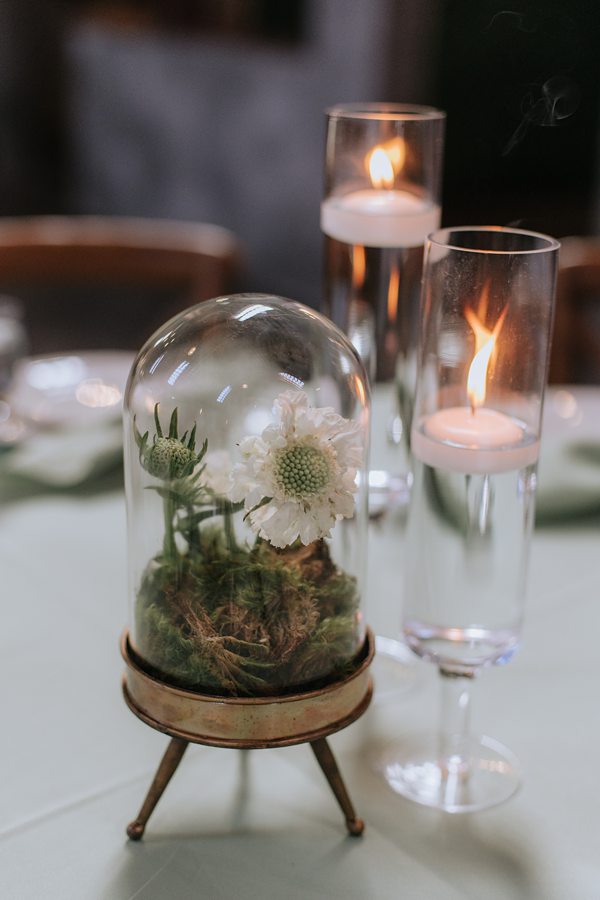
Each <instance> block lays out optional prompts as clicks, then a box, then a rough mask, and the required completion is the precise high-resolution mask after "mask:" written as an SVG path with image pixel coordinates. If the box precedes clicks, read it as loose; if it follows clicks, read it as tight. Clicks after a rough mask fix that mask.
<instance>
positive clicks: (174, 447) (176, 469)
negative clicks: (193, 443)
mask: <svg viewBox="0 0 600 900" xmlns="http://www.w3.org/2000/svg"><path fill="white" fill-rule="evenodd" d="M195 460H196V454H195V453H193V451H192V450H188V448H187V447H184V445H183V444H182V443H181V441H178V440H177V439H176V438H167V437H159V438H156V442H155V443H154V444H153V445H152V447H150V448H149V449H148V453H147V456H146V461H145V468H146V470H147V471H148V472H149V473H150V474H151V475H154V476H155V477H156V478H163V479H167V478H180V477H181V476H182V475H184V474H189V472H190V471H191V469H192V468H193V466H194V463H195Z"/></svg>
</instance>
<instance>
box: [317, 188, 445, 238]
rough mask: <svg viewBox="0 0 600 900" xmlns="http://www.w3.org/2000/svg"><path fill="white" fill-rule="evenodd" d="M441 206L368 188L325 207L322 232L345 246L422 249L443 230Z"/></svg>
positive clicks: (332, 200)
mask: <svg viewBox="0 0 600 900" xmlns="http://www.w3.org/2000/svg"><path fill="white" fill-rule="evenodd" d="M440 215H441V211H440V207H439V206H436V205H434V204H432V203H429V202H427V201H425V200H423V199H422V198H420V197H417V196H415V195H414V194H411V193H410V192H409V191H400V190H384V189H377V188H373V189H369V188H365V189H364V190H360V191H353V192H352V193H350V194H343V195H341V196H334V197H329V198H328V199H327V200H325V201H324V202H323V204H322V206H321V229H322V231H323V232H324V234H326V235H328V237H331V238H333V239H334V240H336V241H342V242H343V243H345V244H362V245H363V246H365V247H419V246H421V245H422V244H423V243H424V241H425V238H426V237H427V235H428V234H429V233H430V232H431V231H435V229H436V228H438V227H439V222H440Z"/></svg>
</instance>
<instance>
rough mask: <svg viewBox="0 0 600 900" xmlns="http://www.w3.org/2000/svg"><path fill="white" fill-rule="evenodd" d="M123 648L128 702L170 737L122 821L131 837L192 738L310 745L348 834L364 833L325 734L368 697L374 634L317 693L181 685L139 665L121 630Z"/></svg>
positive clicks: (215, 743) (212, 742)
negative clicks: (253, 693)
mask: <svg viewBox="0 0 600 900" xmlns="http://www.w3.org/2000/svg"><path fill="white" fill-rule="evenodd" d="M121 652H122V654H123V658H124V660H125V663H126V666H127V668H126V672H125V675H124V677H123V694H124V696H125V701H126V703H127V705H128V706H129V708H130V709H131V710H132V712H134V713H135V715H136V716H138V718H140V719H141V720H142V721H143V722H145V723H146V724H147V725H150V726H151V727H152V728H156V729H157V730H158V731H161V732H163V733H164V734H168V735H170V737H171V742H170V744H169V746H168V747H167V750H166V752H165V754H164V756H163V758H162V760H161V762H160V765H159V767H158V770H157V772H156V775H155V776H154V780H153V782H152V784H151V785H150V789H149V790H148V793H147V795H146V798H145V800H144V802H143V804H142V807H141V809H140V811H139V813H138V815H137V817H136V818H135V819H134V820H133V822H130V824H129V825H128V826H127V834H128V836H129V837H130V838H131V839H132V840H134V841H139V840H140V839H141V838H142V836H143V834H144V830H145V828H146V825H147V823H148V819H149V818H150V816H151V815H152V812H153V810H154V808H155V806H156V804H157V803H158V801H159V800H160V798H161V796H162V794H163V793H164V791H165V789H166V787H167V785H168V783H169V781H170V780H171V778H172V777H173V775H174V773H175V771H176V769H177V766H178V765H179V763H180V762H181V759H182V757H183V754H184V753H185V751H186V749H187V746H188V744H190V743H194V744H205V745H208V746H211V747H228V748H237V749H239V750H259V749H261V750H262V749H268V748H273V747H289V746H292V745H293V744H304V743H308V744H310V746H311V748H312V750H313V753H314V754H315V757H316V759H317V762H318V763H319V766H320V767H321V769H322V771H323V773H324V775H325V777H326V779H327V781H328V783H329V786H330V787H331V790H332V791H333V793H334V796H335V798H336V800H337V801H338V804H339V806H340V808H341V810H342V812H343V814H344V818H345V821H346V828H347V829H348V832H349V833H350V834H351V835H354V836H359V835H361V834H362V832H363V830H364V822H363V820H362V819H360V818H359V817H358V816H357V815H356V812H355V811H354V807H353V805H352V801H351V800H350V797H349V795H348V792H347V790H346V786H345V784H344V781H343V779H342V776H341V774H340V771H339V768H338V765H337V763H336V760H335V757H334V755H333V753H332V752H331V748H330V746H329V744H328V742H327V737H328V735H330V734H333V733H334V732H336V731H340V730H341V729H342V728H345V727H346V726H347V725H350V724H351V723H352V722H354V721H355V720H356V719H358V718H359V717H360V716H361V715H362V714H363V713H364V712H365V710H366V709H367V707H368V705H369V703H370V701H371V696H372V693H373V684H372V680H371V677H370V674H369V666H370V665H371V661H372V659H373V654H374V639H373V635H372V634H371V632H370V631H369V632H368V633H367V637H366V639H365V645H364V648H363V652H362V654H361V656H360V658H359V662H358V663H357V666H356V668H355V669H354V671H353V672H352V673H351V674H350V675H348V676H346V677H345V678H343V679H341V680H339V681H336V682H333V683H332V684H329V685H327V686H326V687H324V688H320V689H319V690H315V691H308V692H305V693H299V694H290V695H287V696H283V695H282V696H274V697H252V698H248V697H242V698H239V697H231V698H230V697H213V696H209V695H206V694H199V693H196V692H193V691H186V690H182V689H180V688H176V687H172V686H171V685H168V684H165V682H163V681H160V680H158V679H157V678H154V677H152V676H151V675H149V674H148V673H147V672H145V671H144V669H142V668H141V666H140V665H138V663H137V662H136V660H135V657H134V654H133V653H132V650H131V646H130V644H129V636H128V633H127V632H125V634H124V635H123V639H122V644H121Z"/></svg>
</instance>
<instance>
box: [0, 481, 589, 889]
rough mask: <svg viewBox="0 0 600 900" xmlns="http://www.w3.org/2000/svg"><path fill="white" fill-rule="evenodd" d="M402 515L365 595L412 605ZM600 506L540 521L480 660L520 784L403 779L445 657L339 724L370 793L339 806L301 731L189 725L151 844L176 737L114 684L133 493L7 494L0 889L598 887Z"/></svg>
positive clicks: (484, 702) (355, 785) (495, 721)
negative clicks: (433, 805)
mask: <svg viewBox="0 0 600 900" xmlns="http://www.w3.org/2000/svg"><path fill="white" fill-rule="evenodd" d="M402 542H403V536H402V527H401V524H400V523H399V522H394V521H392V520H388V521H386V522H384V523H383V524H381V525H379V526H378V527H376V528H374V529H373V531H372V533H371V535H370V544H371V558H370V577H369V615H370V618H371V619H372V621H373V624H375V625H376V626H377V627H380V626H381V627H384V626H385V627H386V628H387V627H393V626H394V623H395V622H396V621H398V619H399V614H400V613H399V610H400V605H401V602H402V597H401V584H402V578H401V569H402ZM599 547H600V524H599V523H597V524H596V525H594V524H588V525H587V526H585V527H584V526H579V527H578V526H577V525H575V524H571V525H570V526H569V527H561V528H554V529H552V530H551V529H548V530H542V531H538V532H537V533H536V535H535V539H534V544H533V553H532V561H531V571H530V580H529V584H530V589H529V605H528V611H527V625H526V629H525V636H524V645H523V649H522V651H521V652H520V653H519V654H518V655H517V657H516V658H515V659H514V661H513V662H512V663H511V664H510V665H508V666H506V667H504V668H502V669H498V670H491V671H489V672H486V673H485V674H484V675H483V676H482V678H481V681H480V684H479V686H478V690H477V698H476V703H475V709H474V725H476V726H479V727H480V729H481V730H482V731H483V732H485V733H488V734H491V735H493V736H494V737H496V738H498V739H500V740H502V741H504V742H505V743H506V744H508V745H509V746H510V747H511V748H512V749H513V750H514V751H515V752H516V753H517V755H518V756H519V758H520V760H521V762H522V765H523V769H524V784H523V787H522V789H521V791H520V792H519V794H517V795H516V797H514V798H513V799H512V800H511V801H509V802H508V803H507V804H505V805H504V806H502V807H498V808H496V809H494V810H490V811H487V812H485V813H479V814H475V815H471V816H464V817H451V816H447V815H444V814H439V813H436V812H434V811H431V810H428V809H423V808H419V807H416V806H414V805H412V804H411V803H409V802H407V801H405V800H403V799H402V798H400V797H398V796H396V795H395V794H393V793H391V792H390V790H389V789H388V787H387V785H386V784H385V783H384V782H383V781H382V780H381V779H380V777H379V776H378V775H376V774H375V773H374V771H373V769H372V766H371V762H370V759H371V756H372V754H373V753H376V750H377V747H378V746H379V744H380V742H381V741H384V740H386V739H398V740H401V739H402V736H403V735H407V734H410V733H412V732H413V731H416V730H422V729H424V728H427V727H428V726H430V725H433V724H434V723H435V721H436V718H437V684H436V680H435V672H434V671H433V667H430V666H428V665H427V664H425V663H416V664H415V669H414V676H415V677H414V683H413V685H412V688H411V689H410V690H408V691H406V692H404V693H397V694H393V693H392V694H391V695H387V696H386V697H380V696H377V695H376V700H375V702H374V703H373V704H372V706H371V708H370V709H369V711H368V713H367V714H366V715H365V716H364V717H363V718H362V719H361V720H360V721H359V722H357V723H355V724H354V725H353V726H351V727H350V728H348V729H347V730H346V731H345V732H343V733H340V734H339V735H335V736H333V737H332V738H331V745H332V748H333V750H334V752H335V753H336V755H337V757H338V760H339V762H340V766H341V768H342V771H343V774H344V777H345V779H346V782H347V785H348V788H349V790H350V793H351V795H352V798H353V801H354V803H355V806H356V807H357V812H358V813H359V815H361V816H362V817H363V818H364V819H365V820H366V822H367V829H366V831H365V834H364V836H363V837H362V838H360V839H355V838H350V837H347V836H346V833H345V829H344V824H343V820H342V816H341V814H340V812H339V810H338V807H337V805H336V803H335V801H334V798H333V796H332V794H331V792H330V791H329V789H328V787H327V785H326V783H325V780H324V778H323V775H322V774H321V772H320V770H319V769H318V767H317V765H316V763H315V760H314V758H313V756H312V753H311V752H310V750H309V748H308V747H306V746H299V747H293V748H288V749H282V750H261V751H252V752H250V753H240V752H236V751H230V750H219V749H209V748H203V747H198V746H192V747H190V749H189V750H188V752H187V754H186V756H185V758H184V760H183V762H182V764H181V766H180V768H179V770H178V771H177V773H176V775H175V777H174V779H173V781H172V782H171V784H170V785H169V787H168V789H167V791H166V793H165V795H164V796H163V798H162V799H161V801H160V803H159V805H158V807H157V808H156V811H155V812H154V814H153V816H152V818H151V819H150V822H149V825H148V829H147V832H146V836H145V838H144V840H143V842H142V843H140V844H132V843H129V842H128V841H127V838H126V836H125V831H124V829H125V826H126V824H127V822H128V821H129V820H130V819H132V818H133V817H134V815H135V814H136V813H137V810H138V808H139V805H140V803H141V801H142V799H143V797H144V795H145V792H146V789H147V787H148V785H149V782H150V780H151V777H152V775H153V773H154V771H155V769H156V766H157V764H158V762H159V759H160V757H161V755H162V753H163V751H164V749H165V747H166V745H167V741H168V739H167V738H166V737H164V736H163V735H161V734H159V733H157V732H155V731H153V730H152V729H150V728H148V727H147V726H145V725H143V724H142V723H141V722H139V721H138V720H137V719H136V718H135V717H134V716H133V715H132V714H131V713H130V712H129V711H128V710H127V708H126V707H125V704H124V702H123V700H122V697H121V691H120V675H121V671H122V663H121V660H120V657H119V651H118V645H119V635H120V632H121V630H122V628H123V627H124V625H125V624H126V620H127V587H126V585H127V579H126V543H125V515H124V503H123V497H122V495H121V494H120V493H111V494H105V495H100V496H97V497H95V498H85V499H84V498H74V497H71V498H69V497H67V496H60V495H57V496H51V497H41V498H37V499H29V500H22V501H20V502H15V503H13V504H10V505H6V506H5V507H4V508H3V509H2V510H1V511H0V564H1V567H2V568H1V572H2V588H3V590H2V595H3V602H2V617H3V621H2V627H1V629H0V643H1V659H2V670H1V671H2V688H1V696H2V705H1V708H2V745H1V746H2V751H1V753H2V757H1V761H2V764H1V767H0V771H1V773H2V789H1V792H0V897H2V898H3V900H13V898H14V900H42V898H43V900H54V898H56V900H88V898H89V900H101V898H102V900H133V898H140V900H165V898H168V900H183V898H186V900H187V898H191V897H194V898H209V900H220V898H223V900H225V898H227V900H229V898H238V897H239V898H244V900H252V898H257V900H258V898H260V900H268V898H273V900H275V898H276V900H281V898H282V897H285V898H287V900H293V898H302V900H309V898H344V900H351V898H357V900H358V898H360V900H364V898H377V900H385V898H390V900H391V898H398V897H403V898H411V900H412V898H428V900H429V898H435V900H437V898H448V900H459V898H474V900H475V898H477V900H481V898H486V900H495V898H497V900H507V898H540V900H566V898H577V900H585V898H589V900H592V898H593V900H598V897H600V853H599V850H598V840H599V835H600V827H599V825H598V815H597V809H598V802H599V800H600V782H599V780H598V759H599V758H600V704H599V702H598V693H599V692H598V685H599V683H600V674H599V666H598V646H597V641H596V635H597V634H598V633H600V602H599V599H598V598H599V597H600V555H599Z"/></svg>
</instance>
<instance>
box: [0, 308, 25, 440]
mask: <svg viewBox="0 0 600 900" xmlns="http://www.w3.org/2000/svg"><path fill="white" fill-rule="evenodd" d="M28 349H29V339H28V336H27V330H26V328H25V323H24V313H23V306H22V304H21V303H20V301H19V300H18V299H17V298H16V297H9V296H7V295H0V447H10V446H12V445H13V444H15V443H17V442H18V441H20V440H22V438H23V437H24V436H25V435H26V433H27V432H28V430H29V429H28V426H27V425H26V423H25V422H24V421H23V420H22V419H21V417H20V416H18V415H17V414H16V413H15V411H14V409H13V408H12V405H11V403H10V401H9V399H8V397H7V392H8V390H9V388H10V385H11V382H12V378H13V373H14V369H15V366H16V364H17V362H18V361H19V360H20V359H22V358H23V357H24V356H25V354H26V353H27V351H28Z"/></svg>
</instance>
